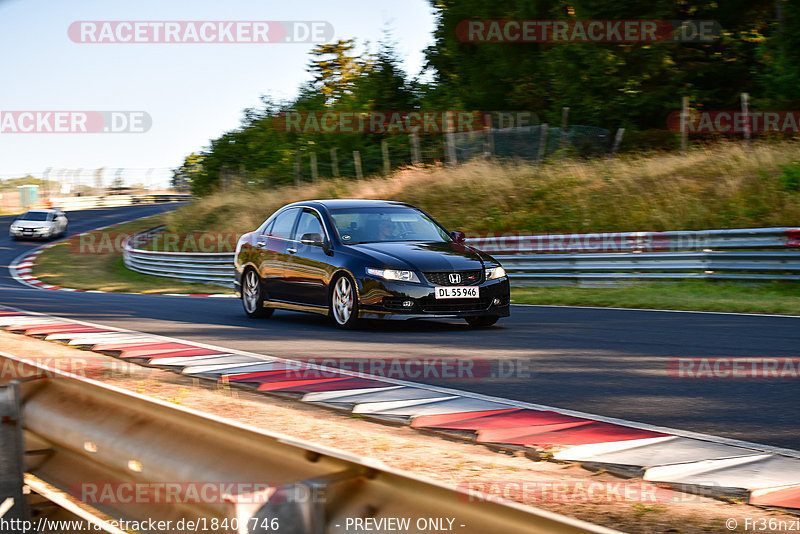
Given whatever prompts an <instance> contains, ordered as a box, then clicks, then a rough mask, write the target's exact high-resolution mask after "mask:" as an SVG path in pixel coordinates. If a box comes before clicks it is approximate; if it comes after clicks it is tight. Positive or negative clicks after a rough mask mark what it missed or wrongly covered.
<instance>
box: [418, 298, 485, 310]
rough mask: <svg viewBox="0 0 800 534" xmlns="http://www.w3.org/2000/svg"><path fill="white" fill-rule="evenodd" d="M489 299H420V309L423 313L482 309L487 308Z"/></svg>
mask: <svg viewBox="0 0 800 534" xmlns="http://www.w3.org/2000/svg"><path fill="white" fill-rule="evenodd" d="M490 303H491V299H488V298H485V299H484V298H482V299H453V300H450V299H447V300H436V299H433V298H429V299H424V300H423V301H422V311H423V312H425V313H458V312H469V311H482V310H485V309H487V308H489V304H490Z"/></svg>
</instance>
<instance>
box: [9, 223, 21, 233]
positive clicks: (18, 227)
mask: <svg viewBox="0 0 800 534" xmlns="http://www.w3.org/2000/svg"><path fill="white" fill-rule="evenodd" d="M11 229H12V230H14V231H15V232H19V231H20V230H22V227H21V226H14V225H11Z"/></svg>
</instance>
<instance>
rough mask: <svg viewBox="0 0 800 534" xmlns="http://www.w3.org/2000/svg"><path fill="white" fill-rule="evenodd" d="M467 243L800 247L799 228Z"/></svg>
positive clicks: (587, 248)
mask: <svg viewBox="0 0 800 534" xmlns="http://www.w3.org/2000/svg"><path fill="white" fill-rule="evenodd" d="M467 243H469V244H470V245H472V246H473V247H475V248H479V249H481V250H483V251H484V252H488V253H490V254H531V253H536V254H546V253H602V252H657V251H673V252H675V251H691V250H703V249H711V250H718V249H759V248H782V247H800V228H738V229H733V230H699V231H674V232H617V233H604V234H546V235H527V236H526V235H519V234H515V233H507V234H501V235H495V236H484V237H475V238H472V239H468V240H467Z"/></svg>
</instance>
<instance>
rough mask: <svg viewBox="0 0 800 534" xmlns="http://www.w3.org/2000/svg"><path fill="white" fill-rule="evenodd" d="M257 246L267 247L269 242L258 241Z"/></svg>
mask: <svg viewBox="0 0 800 534" xmlns="http://www.w3.org/2000/svg"><path fill="white" fill-rule="evenodd" d="M256 246H257V247H266V246H267V242H266V241H256Z"/></svg>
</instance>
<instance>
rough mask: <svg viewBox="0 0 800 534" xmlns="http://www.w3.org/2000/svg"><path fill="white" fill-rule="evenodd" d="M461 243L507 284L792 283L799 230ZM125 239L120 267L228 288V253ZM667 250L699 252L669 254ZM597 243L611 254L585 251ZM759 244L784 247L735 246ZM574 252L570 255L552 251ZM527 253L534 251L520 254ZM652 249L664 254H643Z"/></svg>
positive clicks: (798, 269)
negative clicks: (165, 248)
mask: <svg viewBox="0 0 800 534" xmlns="http://www.w3.org/2000/svg"><path fill="white" fill-rule="evenodd" d="M137 242H138V241H137ZM467 242H468V243H469V244H470V245H471V246H474V247H476V248H479V249H481V250H483V251H485V252H489V253H492V254H494V255H495V258H497V259H498V260H499V261H500V262H501V263H502V264H503V266H504V267H505V268H506V271H507V272H508V273H509V277H510V278H511V282H512V284H513V285H518V286H525V285H586V284H603V285H611V284H616V283H620V282H624V281H626V280H628V281H632V280H681V279H726V280H736V279H739V280H800V229H797V228H752V229H737V230H705V231H698V232H660V233H658V232H657V233H650V232H627V233H616V234H571V235H547V236H507V237H489V238H479V239H471V240H468V241H467ZM131 243H132V241H131V240H129V241H127V242H126V244H125V245H124V252H123V256H124V258H125V265H126V266H127V267H128V268H130V269H132V270H134V271H138V272H140V273H144V274H151V275H155V276H163V277H168V278H177V279H180V280H185V281H192V282H205V283H213V284H218V285H223V286H226V287H232V285H233V276H234V271H233V254H231V253H197V252H193V253H183V252H157V251H149V250H142V249H139V248H134V247H133V246H132V245H131ZM674 247H677V248H682V247H683V248H685V249H690V250H691V249H698V248H700V249H702V250H700V251H690V252H672V251H669V250H671V249H672V248H674ZM795 247H796V250H793V249H794V248H795ZM598 248H599V249H602V250H609V249H611V250H613V251H614V252H601V253H597V252H594V253H593V252H586V251H587V250H596V249H598ZM759 248H761V249H770V248H783V249H784V250H751V251H746V250H745V251H743V250H735V249H759ZM576 249H577V250H579V252H578V253H567V254H564V253H555V251H556V250H576ZM712 249H727V250H723V251H714V250H712ZM531 250H534V251H537V252H540V253H536V254H530V253H526V252H530V251H531ZM652 250H667V251H665V252H646V251H652ZM544 251H547V252H548V253H542V252H544ZM509 252H513V254H509Z"/></svg>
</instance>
